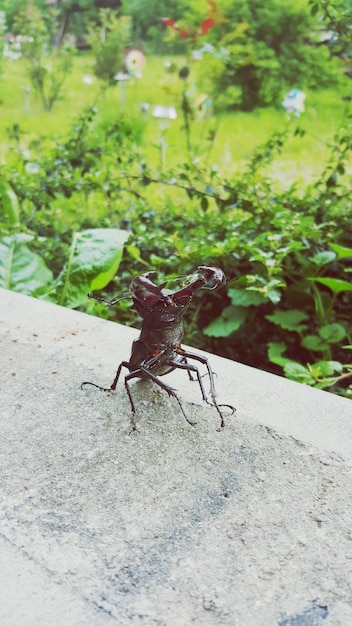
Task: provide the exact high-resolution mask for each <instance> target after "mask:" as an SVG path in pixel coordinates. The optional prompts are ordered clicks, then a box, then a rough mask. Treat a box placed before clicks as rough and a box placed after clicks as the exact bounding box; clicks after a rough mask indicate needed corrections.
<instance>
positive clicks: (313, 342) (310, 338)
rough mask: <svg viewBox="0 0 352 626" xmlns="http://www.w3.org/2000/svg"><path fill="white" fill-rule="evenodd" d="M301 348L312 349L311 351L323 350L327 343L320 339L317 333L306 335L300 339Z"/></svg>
mask: <svg viewBox="0 0 352 626" xmlns="http://www.w3.org/2000/svg"><path fill="white" fill-rule="evenodd" d="M301 346H302V348H306V350H312V351H313V352H323V351H324V350H326V349H327V348H328V347H329V345H328V344H327V343H326V342H325V341H322V339H321V337H318V335H306V337H304V338H303V339H302V341H301Z"/></svg>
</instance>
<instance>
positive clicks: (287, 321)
mask: <svg viewBox="0 0 352 626" xmlns="http://www.w3.org/2000/svg"><path fill="white" fill-rule="evenodd" d="M265 317H266V319H267V320H270V322H273V323H274V324H277V326H280V328H284V329H285V330H293V331H295V332H297V333H299V332H300V331H301V330H304V329H305V328H306V326H304V325H301V326H300V322H302V321H303V320H306V319H307V318H308V315H307V314H306V313H303V311H298V310H296V309H292V310H291V311H275V313H273V314H272V315H266V316H265Z"/></svg>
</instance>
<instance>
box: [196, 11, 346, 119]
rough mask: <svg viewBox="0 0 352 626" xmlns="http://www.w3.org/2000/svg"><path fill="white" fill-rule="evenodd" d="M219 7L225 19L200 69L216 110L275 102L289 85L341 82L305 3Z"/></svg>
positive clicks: (336, 64) (338, 68)
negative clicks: (235, 89)
mask: <svg viewBox="0 0 352 626" xmlns="http://www.w3.org/2000/svg"><path fill="white" fill-rule="evenodd" d="M218 6H219V7H220V8H221V9H222V10H223V13H224V16H225V19H223V20H219V23H218V24H216V25H215V26H214V28H213V29H212V30H211V31H210V33H209V36H208V39H209V43H211V44H212V47H211V46H208V47H206V48H205V49H204V50H205V52H204V60H203V70H202V76H203V83H204V88H205V90H206V91H208V92H209V93H211V94H212V96H213V98H214V101H215V103H216V106H217V107H218V108H225V107H226V108H228V109H235V108H241V109H242V110H245V111H250V110H252V109H254V108H255V107H257V106H266V105H272V104H277V105H278V104H279V103H281V100H282V95H283V93H284V91H286V90H288V89H291V88H292V87H299V88H300V89H317V88H324V87H326V86H327V85H330V86H331V85H332V84H336V82H337V81H338V80H341V77H342V64H341V62H340V61H337V60H335V62H333V63H332V62H331V59H330V52H329V50H328V47H327V46H324V45H322V44H321V42H320V37H321V24H320V22H319V21H318V19H317V17H316V16H312V15H311V12H310V9H309V6H307V5H306V3H305V2H299V3H297V2H296V3H292V2H290V1H289V0H284V1H283V0H267V1H266V2H264V3H263V2H262V0H253V1H251V2H248V1H246V2H243V1H242V0H235V1H233V0H231V2H229V1H228V0H222V1H220V2H219V3H218ZM199 43H200V42H198V44H199ZM234 88H237V90H238V91H236V92H235V93H234Z"/></svg>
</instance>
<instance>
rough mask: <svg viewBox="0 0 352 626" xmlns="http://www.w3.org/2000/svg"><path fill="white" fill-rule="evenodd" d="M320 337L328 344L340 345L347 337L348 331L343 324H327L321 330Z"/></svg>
mask: <svg viewBox="0 0 352 626" xmlns="http://www.w3.org/2000/svg"><path fill="white" fill-rule="evenodd" d="M319 335H320V336H321V337H322V338H323V339H325V341H327V342H328V343H339V341H341V340H342V339H343V338H344V337H346V330H345V329H344V327H343V326H342V325H341V324H337V323H333V324H326V325H325V326H322V328H320V329H319Z"/></svg>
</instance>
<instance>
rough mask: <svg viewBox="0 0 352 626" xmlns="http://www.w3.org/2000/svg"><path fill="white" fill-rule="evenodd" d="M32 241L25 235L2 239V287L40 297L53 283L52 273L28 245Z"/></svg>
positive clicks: (0, 270)
mask: <svg viewBox="0 0 352 626" xmlns="http://www.w3.org/2000/svg"><path fill="white" fill-rule="evenodd" d="M31 240H32V237H31V236H30V235H26V234H24V233H17V234H16V235H11V236H9V237H3V238H2V239H0V287H3V288H4V289H11V290H12V291H18V292H19V293H24V294H26V295H38V294H40V293H41V292H43V291H44V290H45V289H46V287H47V285H48V284H49V283H51V281H52V279H53V275H52V273H51V271H50V270H49V269H48V268H47V266H46V265H45V263H44V261H43V259H42V258H41V257H40V256H39V254H36V253H35V252H32V251H31V250H30V249H29V248H28V246H27V245H26V244H27V243H28V242H29V241H31Z"/></svg>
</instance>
